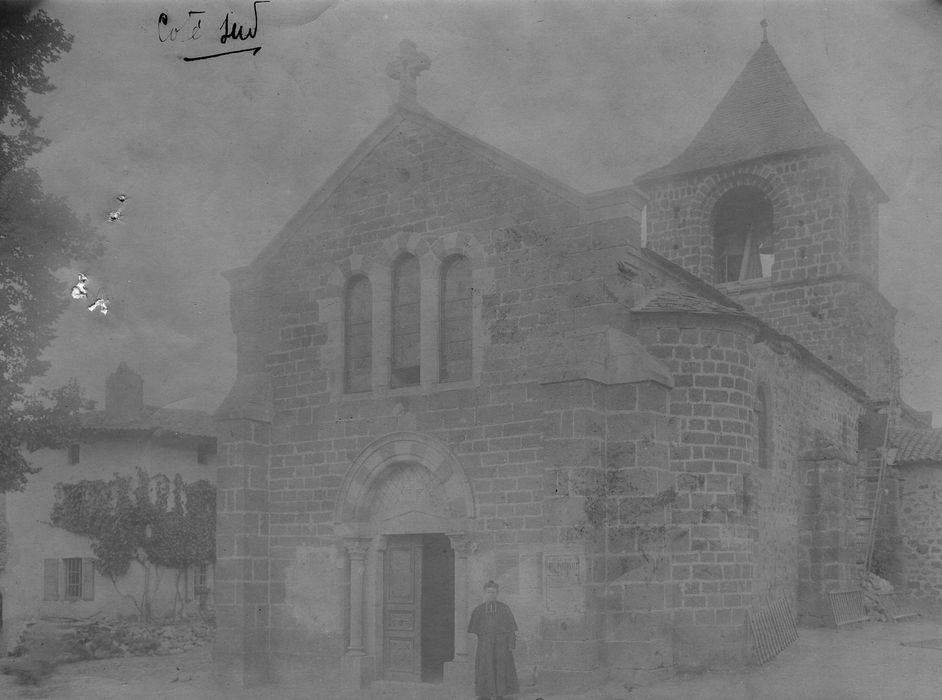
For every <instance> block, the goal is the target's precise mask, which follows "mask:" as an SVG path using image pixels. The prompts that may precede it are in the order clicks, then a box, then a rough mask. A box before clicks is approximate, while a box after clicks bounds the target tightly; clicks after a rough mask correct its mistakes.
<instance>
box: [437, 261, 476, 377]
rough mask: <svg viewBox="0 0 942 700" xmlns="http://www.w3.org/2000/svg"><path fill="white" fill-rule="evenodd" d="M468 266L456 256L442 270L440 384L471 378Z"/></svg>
mask: <svg viewBox="0 0 942 700" xmlns="http://www.w3.org/2000/svg"><path fill="white" fill-rule="evenodd" d="M471 292H472V290H471V264H470V263H469V262H468V259H467V258H463V257H461V256H459V255H456V256H454V257H452V258H449V259H448V260H446V261H445V264H444V266H443V267H442V290H441V318H440V323H441V332H440V337H439V355H440V356H439V381H442V382H455V381H460V380H462V379H470V378H471Z"/></svg>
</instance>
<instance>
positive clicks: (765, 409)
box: [755, 385, 772, 469]
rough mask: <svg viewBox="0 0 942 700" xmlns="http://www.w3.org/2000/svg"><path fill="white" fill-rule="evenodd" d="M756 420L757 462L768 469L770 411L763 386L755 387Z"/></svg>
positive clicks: (770, 448) (762, 467) (761, 467)
mask: <svg viewBox="0 0 942 700" xmlns="http://www.w3.org/2000/svg"><path fill="white" fill-rule="evenodd" d="M755 411H756V421H757V423H758V425H757V428H758V435H757V436H756V452H757V453H758V454H757V460H756V461H757V463H758V465H759V468H760V469H768V468H769V466H770V462H771V459H770V457H769V453H770V452H771V450H772V441H771V432H772V430H771V418H772V413H771V411H770V410H769V406H768V398H767V396H766V390H765V387H764V386H761V385H760V386H759V388H758V389H756V402H755Z"/></svg>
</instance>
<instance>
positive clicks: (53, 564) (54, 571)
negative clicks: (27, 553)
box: [43, 559, 59, 600]
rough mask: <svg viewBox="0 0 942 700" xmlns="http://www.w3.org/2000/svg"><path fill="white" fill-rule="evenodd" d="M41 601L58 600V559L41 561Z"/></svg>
mask: <svg viewBox="0 0 942 700" xmlns="http://www.w3.org/2000/svg"><path fill="white" fill-rule="evenodd" d="M43 600H59V560H58V559H43Z"/></svg>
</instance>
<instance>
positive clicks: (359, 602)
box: [344, 539, 369, 654]
mask: <svg viewBox="0 0 942 700" xmlns="http://www.w3.org/2000/svg"><path fill="white" fill-rule="evenodd" d="M344 547H345V548H346V550H347V556H348V557H350V643H349V644H348V645H347V653H348V654H363V653H364V651H363V575H364V573H365V571H366V566H365V563H364V562H365V559H366V550H367V549H368V548H369V540H361V539H351V540H347V541H346V542H344Z"/></svg>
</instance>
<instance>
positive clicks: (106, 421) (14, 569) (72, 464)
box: [0, 362, 216, 629]
mask: <svg viewBox="0 0 942 700" xmlns="http://www.w3.org/2000/svg"><path fill="white" fill-rule="evenodd" d="M81 425H82V428H81V430H80V433H79V435H78V436H77V438H76V440H75V442H73V443H72V444H71V445H69V446H68V448H66V449H61V450H51V449H42V450H38V451H37V452H35V453H32V454H31V455H30V462H31V464H32V465H33V466H35V467H38V468H39V469H40V471H39V472H38V473H36V474H33V475H31V476H30V478H29V482H28V484H27V486H26V489H25V490H24V491H22V492H12V493H7V494H5V495H3V496H0V499H2V500H0V503H2V505H3V510H2V513H3V515H4V516H5V522H6V565H5V567H4V568H3V569H2V570H0V592H2V594H3V615H4V626H5V627H7V628H8V629H10V628H16V627H17V626H18V623H21V622H22V621H24V620H27V619H35V618H36V617H40V616H57V617H88V616H90V615H92V614H94V613H104V614H105V615H118V614H136V612H137V609H136V607H135V605H134V603H133V602H132V601H131V599H130V598H129V596H134V597H137V598H140V595H141V591H142V590H143V589H142V585H143V582H142V572H141V570H140V569H139V568H138V567H136V566H135V565H133V564H132V568H131V572H130V573H129V574H128V575H127V576H125V577H124V578H123V579H121V580H119V581H117V582H116V584H113V583H112V581H111V580H110V579H108V578H104V577H102V576H101V575H100V574H99V573H97V572H96V570H95V566H94V554H93V553H92V549H91V542H90V540H89V539H88V538H87V537H82V536H79V535H76V534H73V533H71V532H67V531H66V530H63V529H61V528H57V527H54V526H53V525H52V524H51V523H50V513H51V511H52V507H53V504H54V502H55V497H56V484H57V483H60V482H61V483H67V484H68V483H74V482H77V481H81V480H84V479H101V480H105V481H107V480H109V479H111V478H112V477H113V476H114V475H115V474H121V475H125V476H135V475H136V473H137V469H138V468H141V469H143V470H145V471H146V472H148V473H149V474H150V475H156V474H165V475H167V476H168V477H170V478H171V479H172V478H173V476H174V475H175V474H180V475H181V476H182V477H183V479H184V481H186V482H192V481H196V480H200V479H206V480H208V481H210V482H215V466H214V463H215V454H216V438H215V433H214V426H213V422H212V420H211V418H210V416H209V415H208V414H206V413H204V412H202V411H194V410H184V409H174V408H157V407H155V406H148V405H146V404H145V403H144V382H143V380H142V379H141V377H140V375H138V374H137V373H135V372H134V371H132V370H131V369H129V368H128V366H127V365H126V364H125V363H123V362H122V363H121V364H120V365H119V366H118V368H117V370H116V371H115V372H114V373H113V374H111V375H110V376H109V377H108V379H107V386H106V393H105V407H104V409H103V410H99V411H90V412H87V413H84V414H82V415H81ZM212 569H213V565H212V563H211V562H206V563H205V564H203V565H199V566H196V567H194V568H193V569H192V570H190V571H188V572H186V575H185V577H184V581H183V584H182V585H181V588H180V590H179V591H178V590H177V588H176V586H175V576H174V575H173V573H172V572H169V571H168V572H164V573H163V574H162V577H163V578H164V579H165V580H163V581H161V582H160V585H159V586H158V588H157V593H156V595H155V597H154V599H153V601H154V614H155V615H162V614H164V613H165V612H167V611H169V610H170V609H171V608H172V607H173V604H174V600H175V597H176V596H177V595H180V596H181V598H182V601H181V599H179V598H178V599H177V608H178V609H179V607H180V603H181V602H186V601H194V600H196V599H197V598H198V595H196V594H198V593H199V592H200V590H201V589H200V587H205V589H207V590H211V588H212V586H213V582H212Z"/></svg>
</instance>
